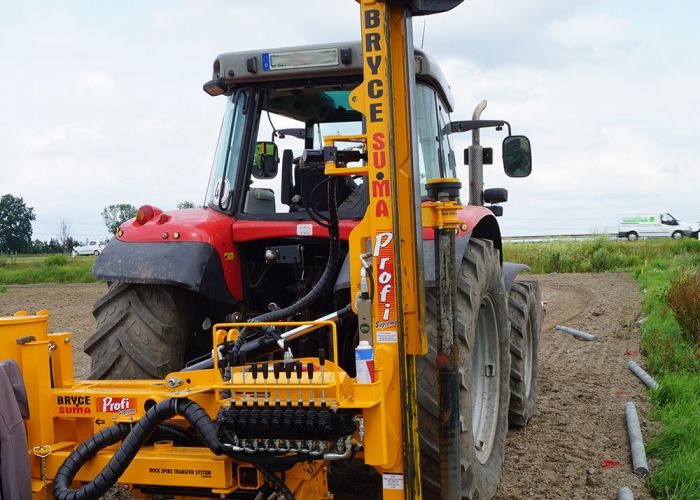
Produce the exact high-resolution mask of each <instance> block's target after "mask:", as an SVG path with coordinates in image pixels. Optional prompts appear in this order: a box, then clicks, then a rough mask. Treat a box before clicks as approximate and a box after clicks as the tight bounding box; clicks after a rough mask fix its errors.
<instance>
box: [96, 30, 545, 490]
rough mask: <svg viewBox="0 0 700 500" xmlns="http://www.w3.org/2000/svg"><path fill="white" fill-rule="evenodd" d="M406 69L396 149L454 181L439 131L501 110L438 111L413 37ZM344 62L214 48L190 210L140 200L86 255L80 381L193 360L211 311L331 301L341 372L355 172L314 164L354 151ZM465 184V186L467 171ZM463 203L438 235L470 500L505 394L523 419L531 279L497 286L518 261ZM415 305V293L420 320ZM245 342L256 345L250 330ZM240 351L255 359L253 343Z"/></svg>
mask: <svg viewBox="0 0 700 500" xmlns="http://www.w3.org/2000/svg"><path fill="white" fill-rule="evenodd" d="M411 67H412V68H414V69H415V86H414V94H413V98H414V101H415V114H416V116H415V121H413V123H415V124H416V125H417V126H416V128H417V130H415V131H414V137H415V139H417V140H414V147H415V149H416V150H417V154H416V155H415V156H414V158H415V160H414V161H417V163H418V168H419V171H420V188H419V189H420V193H419V196H420V197H421V198H423V199H425V200H427V199H428V198H429V195H430V193H429V192H428V189H427V187H426V186H429V181H430V180H431V179H436V178H441V179H445V178H456V177H457V172H456V167H457V165H456V160H455V154H454V152H453V149H452V138H451V136H452V134H455V133H459V132H466V131H477V132H478V129H479V128H483V127H502V126H504V125H508V124H507V123H506V122H501V121H480V120H471V121H462V122H451V121H450V115H449V114H450V112H451V111H452V109H453V106H454V99H453V97H452V94H451V92H450V89H449V87H448V85H447V83H446V82H445V79H444V77H443V75H442V72H441V71H440V69H439V67H438V66H437V64H436V63H435V61H434V60H433V59H431V58H430V57H429V56H428V55H427V54H425V53H424V52H422V51H420V50H416V51H415V64H414V65H412V66H411ZM362 72H363V62H362V48H361V46H360V44H359V43H342V44H329V45H316V46H306V47H291V48H280V49H273V50H264V51H248V52H237V53H227V54H222V55H220V56H219V57H218V58H217V59H216V61H215V62H214V71H213V73H214V74H213V78H212V80H211V81H209V82H208V83H206V84H205V85H204V90H205V91H206V92H207V93H209V94H210V95H223V96H224V97H223V99H225V100H226V111H225V114H224V118H223V122H222V125H221V131H220V135H219V139H218V145H217V148H216V153H215V155H214V163H213V167H212V171H211V176H210V180H209V186H208V189H207V194H206V198H205V202H204V206H203V207H202V208H195V209H187V210H172V211H162V210H160V209H158V208H156V207H154V206H151V205H144V206H142V207H140V208H139V210H138V215H137V216H136V218H135V219H132V220H129V221H127V222H125V223H123V224H122V225H121V227H120V229H119V231H118V233H117V235H116V238H114V239H113V240H112V241H111V242H110V243H109V244H108V245H107V247H106V248H105V249H104V251H103V253H102V254H101V255H100V256H99V257H98V258H97V261H96V262H95V265H94V269H93V271H94V274H95V276H96V277H97V278H99V279H101V280H105V281H107V282H108V283H109V290H108V292H107V294H106V295H105V296H104V297H103V298H101V299H100V300H99V301H98V302H97V303H96V304H95V306H94V309H93V314H94V316H95V319H96V321H97V327H96V331H95V333H94V334H93V335H92V336H91V337H90V338H89V339H88V341H87V342H86V343H85V351H86V352H87V353H88V354H89V355H90V356H91V358H92V372H91V374H90V378H91V379H98V378H114V379H136V378H161V377H163V376H164V375H165V374H167V373H169V372H172V371H175V370H179V369H181V368H182V367H183V366H184V365H186V364H190V365H192V364H194V365H195V366H196V364H197V363H201V362H205V363H206V362H207V361H206V360H211V349H212V345H211V334H210V328H211V326H212V325H213V324H215V323H217V322H224V321H228V322H241V321H248V320H251V319H257V320H258V321H277V320H301V319H304V320H306V319H310V318H320V317H324V316H327V315H333V314H335V319H337V321H338V326H339V328H338V332H339V333H338V337H339V338H338V342H339V347H338V356H339V359H340V363H341V366H342V367H343V368H344V369H345V370H347V371H348V373H351V374H353V375H354V373H355V368H354V366H355V365H354V348H355V346H356V345H357V343H358V340H357V339H358V336H359V332H358V319H357V316H355V315H347V317H345V316H344V315H343V314H342V311H343V310H344V309H347V307H348V304H350V303H351V302H353V301H354V300H355V298H354V297H352V296H351V293H350V271H349V268H350V263H349V261H348V256H347V249H348V241H347V240H348V235H349V233H350V231H351V229H352V228H353V227H355V226H356V225H357V224H358V222H359V221H360V220H361V219H362V217H363V215H364V212H365V210H366V208H367V204H368V198H369V188H368V185H367V184H366V183H364V182H363V179H362V178H361V177H358V178H353V177H352V176H343V177H340V178H339V179H337V180H336V179H333V180H331V177H333V176H327V175H326V174H325V172H324V165H325V163H326V162H327V161H337V162H339V163H352V162H355V163H358V162H360V163H361V162H363V161H366V152H365V149H364V148H363V145H362V144H361V143H357V142H353V140H352V136H353V135H356V134H362V133H363V131H364V130H365V123H364V122H363V117H362V115H361V114H360V113H359V112H357V111H355V110H354V109H353V107H352V106H351V105H350V103H349V98H350V92H351V91H352V90H353V89H354V88H355V87H356V86H357V85H358V84H359V83H360V82H361V81H362V78H363V75H362ZM370 90H371V89H370ZM508 129H509V130H510V126H509V125H508ZM339 135H342V136H347V137H348V139H347V141H344V142H343V141H341V142H336V143H335V145H334V146H335V147H334V148H327V147H326V148H325V149H324V146H326V144H325V138H327V137H329V136H339ZM503 147H504V167H505V169H506V173H508V174H509V175H511V176H514V177H523V176H526V175H529V173H530V170H531V163H530V162H531V158H530V151H529V142H528V141H527V139H526V138H524V137H522V136H511V135H509V136H508V137H507V138H506V139H505V140H504V144H503ZM474 151H479V154H481V151H480V150H478V149H474ZM329 154H330V155H331V156H332V157H330V158H329V156H328V155H329ZM472 156H474V155H472ZM476 160H477V158H473V163H476ZM479 160H481V158H479ZM479 167H480V164H479ZM476 188H477V190H478V191H477V192H478V198H482V192H481V190H482V183H481V181H480V179H479V181H478V182H477V185H476ZM505 198H506V193H505V190H487V192H486V193H484V196H483V199H485V201H487V202H494V203H498V202H502V201H505ZM481 204H483V200H482V199H479V200H478V201H477V202H475V203H474V205H470V206H467V207H465V208H464V209H462V210H461V211H460V212H459V213H458V216H459V218H460V219H462V220H463V221H464V224H462V225H461V226H460V229H459V230H458V234H457V238H456V253H457V255H456V266H457V267H456V269H457V271H458V273H459V277H460V278H459V279H458V283H457V287H458V292H457V295H458V296H457V304H456V306H457V307H456V311H457V314H458V315H459V318H458V319H457V321H456V324H457V327H458V328H459V329H461V330H460V331H461V332H462V333H461V334H460V335H459V338H460V339H462V342H464V343H465V345H468V346H469V349H470V350H471V351H470V352H472V357H473V360H472V362H471V364H470V366H471V368H470V369H465V371H464V373H462V382H463V385H464V388H465V390H467V389H466V388H467V386H469V394H470V396H469V397H470V399H471V402H472V403H471V408H472V410H471V411H472V416H471V422H472V429H471V430H473V432H466V431H465V432H464V434H465V436H466V435H469V436H471V437H469V439H470V440H471V441H472V446H469V447H468V448H469V449H470V450H473V455H474V457H472V458H470V463H471V464H473V466H474V467H478V468H479V470H478V471H477V472H478V473H477V474H476V475H474V479H473V484H472V485H471V486H469V488H468V489H469V490H470V492H467V493H468V495H467V496H470V497H471V496H473V495H474V494H476V495H479V496H480V497H489V496H490V495H492V494H493V492H494V491H495V487H496V485H497V483H498V479H499V476H500V467H501V463H502V459H503V446H504V442H505V434H506V430H507V423H508V411H509V400H510V421H511V423H515V424H520V425H524V424H525V423H526V422H527V420H528V419H529V417H530V416H531V414H532V409H533V405H534V398H535V381H536V375H535V374H536V366H537V359H536V353H537V336H538V334H539V329H540V326H541V325H540V316H541V305H540V302H539V295H538V293H539V292H538V290H537V286H536V283H532V282H520V281H516V282H515V284H514V281H515V277H516V275H517V274H518V272H519V271H520V270H522V269H523V268H524V267H525V266H520V265H515V264H508V263H503V262H502V257H501V253H502V252H501V250H502V240H501V235H500V229H499V226H498V223H497V220H496V217H495V213H494V212H497V210H498V209H499V208H500V207H492V208H493V210H490V209H489V208H485V207H483V206H478V205H481ZM336 221H337V222H336ZM423 238H424V240H425V243H424V245H423V267H424V268H423V275H424V281H425V284H426V287H427V289H428V296H431V292H430V291H431V288H433V287H434V285H435V264H434V260H435V259H434V248H433V245H432V238H433V232H432V230H424V231H423ZM433 310H434V309H431V306H430V301H429V302H428V317H429V321H430V316H431V314H433V313H432V312H431V311H433ZM509 321H510V323H509ZM509 324H510V327H509ZM428 325H429V326H428V328H430V323H428ZM248 340H256V339H248ZM257 340H258V341H259V342H260V343H261V345H262V344H264V341H265V339H264V338H261V339H257ZM295 342H296V344H295V347H294V351H295V353H299V354H300V355H304V353H308V354H309V355H310V356H314V355H315V353H316V352H318V349H319V348H323V347H326V348H328V346H319V345H317V341H316V340H314V338H310V337H303V338H300V339H299V340H297V341H295ZM469 349H468V350H469ZM329 351H330V349H329ZM256 352H257V353H258V355H263V356H266V355H267V354H266V353H267V352H268V351H266V350H265V349H258V350H257V351H256ZM432 352H433V355H432V357H431V356H430V355H428V356H425V357H423V358H421V359H420V361H419V362H418V365H417V370H418V373H419V374H420V372H421V370H428V369H429V370H432V371H434V370H435V367H434V362H435V360H434V357H435V356H434V349H433V351H432ZM511 359H512V361H511ZM202 360H204V361H202ZM431 383H434V382H432V381H431V379H430V378H429V377H428V378H424V379H421V380H420V381H419V383H418V399H419V404H420V408H419V422H422V423H421V426H422V429H423V428H425V429H424V430H421V440H423V439H425V440H428V441H433V440H434V439H437V437H436V435H435V429H434V428H433V429H432V431H431V425H432V426H433V427H434V425H433V424H435V423H436V422H432V417H431V414H432V412H433V408H432V406H431V404H430V401H431V399H430V396H429V393H430V391H431V387H429V386H430V384H431ZM425 384H427V385H425ZM509 387H510V390H509V389H508V388H509ZM509 398H510V399H509ZM421 415H422V416H421ZM431 422H432V424H431ZM463 427H464V426H463ZM424 445H425V443H421V452H422V455H423V458H422V459H421V460H425V462H424V463H425V464H427V465H425V466H426V467H430V463H431V460H432V461H434V462H435V461H436V457H432V458H431V456H430V449H431V447H430V446H428V445H425V446H424ZM423 450H426V451H423ZM470 453H471V452H470ZM422 465H423V464H422ZM489 471H491V472H489ZM433 479H434V478H433ZM426 481H427V482H426V488H428V489H430V488H431V487H436V486H435V484H433V485H432V486H431V480H430V474H428V475H427V476H426Z"/></svg>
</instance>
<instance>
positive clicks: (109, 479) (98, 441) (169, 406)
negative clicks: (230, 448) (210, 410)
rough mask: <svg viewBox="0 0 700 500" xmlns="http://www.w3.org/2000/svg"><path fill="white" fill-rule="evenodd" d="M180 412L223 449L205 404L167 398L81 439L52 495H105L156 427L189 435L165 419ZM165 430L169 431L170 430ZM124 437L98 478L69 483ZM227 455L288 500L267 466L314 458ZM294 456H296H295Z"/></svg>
mask: <svg viewBox="0 0 700 500" xmlns="http://www.w3.org/2000/svg"><path fill="white" fill-rule="evenodd" d="M175 415H181V416H183V417H184V418H185V420H187V421H188V422H189V423H190V425H191V426H192V427H193V428H194V429H196V431H197V432H198V433H199V437H201V439H202V441H203V443H204V444H205V445H206V446H207V447H208V448H209V449H210V450H212V451H213V452H214V453H216V454H217V455H221V454H222V453H223V452H224V449H225V447H224V445H223V443H221V441H219V439H218V437H217V431H218V427H217V425H216V423H215V422H214V421H213V420H212V419H211V417H209V415H208V414H207V412H206V411H204V408H202V407H201V406H199V405H198V404H197V403H195V402H194V401H190V400H189V399H175V398H171V399H166V400H165V401H161V402H160V403H158V404H157V405H155V406H153V407H151V408H150V409H149V410H148V411H147V412H146V414H145V415H144V416H143V417H142V418H141V419H140V420H139V421H138V422H136V424H134V426H133V427H132V426H131V425H129V424H116V425H113V426H111V427H107V428H106V429H103V430H101V431H100V432H98V433H97V434H95V435H94V436H91V437H90V438H88V439H87V440H85V441H84V442H82V443H81V444H80V445H79V446H78V447H77V448H76V449H75V450H73V451H72V452H71V453H70V455H68V457H67V458H66V459H65V460H64V461H63V464H61V467H59V469H58V472H56V477H55V478H54V483H53V496H54V499H55V500H95V499H98V498H100V497H102V495H104V494H105V493H106V492H107V491H108V490H109V489H110V488H111V487H112V486H114V484H115V483H116V482H117V481H118V480H119V478H120V477H121V475H122V474H124V471H125V470H126V468H127V467H128V466H129V465H130V464H131V462H132V461H133V460H134V457H135V456H136V454H137V453H138V451H139V449H141V447H142V446H143V444H144V443H145V442H146V440H148V438H149V437H150V436H151V434H152V433H153V432H154V431H157V430H158V428H159V427H160V429H161V430H164V429H168V431H169V432H172V433H177V434H182V435H186V433H187V430H184V432H182V431H178V430H176V429H174V428H173V427H172V426H170V425H168V424H167V423H166V424H162V422H164V421H166V420H168V419H170V418H172V417H174V416H175ZM168 431H166V432H168ZM122 439H123V440H124V442H123V443H122V445H121V446H120V447H119V449H118V450H117V451H116V452H115V453H114V455H112V458H111V459H110V461H109V462H108V463H107V465H105V467H104V469H102V471H100V473H99V474H98V475H97V477H96V478H95V479H93V480H92V481H90V482H89V483H87V484H85V485H84V486H82V487H80V488H78V489H76V490H72V489H70V484H71V483H72V482H73V479H75V476H76V475H77V474H78V471H80V469H81V468H82V467H83V466H84V465H85V464H86V463H87V462H88V460H90V459H91V458H93V457H95V455H97V453H98V452H99V451H100V450H102V449H104V448H106V447H107V446H111V445H113V444H116V443H118V442H119V441H121V440H122ZM226 455H228V456H230V457H232V458H235V459H237V460H239V461H244V462H248V463H251V464H252V465H254V466H255V467H256V468H257V469H258V470H259V471H260V472H261V473H262V475H263V476H264V477H265V479H266V480H267V481H269V482H270V483H272V484H273V485H274V487H275V488H276V489H277V491H278V492H279V493H280V494H281V495H283V496H284V497H285V498H286V499H287V500H293V499H294V495H292V493H291V491H290V490H289V488H287V486H286V485H285V484H284V482H283V481H282V480H281V479H280V478H278V477H277V476H275V474H274V473H273V472H272V471H271V470H270V469H269V468H268V466H275V465H280V464H279V463H278V462H279V461H281V462H280V463H281V464H283V465H289V466H291V465H292V464H293V463H296V462H301V461H307V460H311V458H309V457H305V456H304V457H301V456H299V457H251V456H247V455H246V454H243V453H234V452H227V453H226ZM292 459H294V460H292Z"/></svg>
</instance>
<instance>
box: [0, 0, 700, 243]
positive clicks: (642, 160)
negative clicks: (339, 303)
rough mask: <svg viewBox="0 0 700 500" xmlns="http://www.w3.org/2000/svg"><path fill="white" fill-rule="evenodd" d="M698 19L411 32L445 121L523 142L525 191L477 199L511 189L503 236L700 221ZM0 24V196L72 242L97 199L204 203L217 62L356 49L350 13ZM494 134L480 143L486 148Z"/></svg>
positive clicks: (136, 9)
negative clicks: (445, 95) (664, 214)
mask: <svg viewBox="0 0 700 500" xmlns="http://www.w3.org/2000/svg"><path fill="white" fill-rule="evenodd" d="M39 9H40V10H41V12H39ZM696 10H697V8H694V10H693V9H690V10H688V8H683V5H681V3H680V2H678V1H677V0H673V1H670V3H668V4H665V5H663V6H662V5H659V4H657V3H654V2H651V1H650V0H644V1H642V2H641V3H636V4H629V3H628V2H624V1H623V0H610V1H603V0H583V1H581V2H576V3H575V4H572V3H571V2H562V1H561V0H532V1H530V2H522V1H521V0H502V1H499V2H492V1H489V0H469V1H468V2H464V3H463V4H462V5H460V6H459V7H458V8H456V9H455V10H453V11H451V12H449V13H446V14H442V15H437V16H431V17H428V18H426V19H425V22H426V37H425V48H426V50H428V51H429V52H430V53H431V54H432V55H433V56H434V57H435V58H436V59H437V60H438V61H439V62H440V63H441V65H442V66H443V70H444V71H445V73H446V75H447V77H448V80H449V81H450V82H451V85H452V89H453V92H454V94H455V96H456V99H457V109H456V111H455V113H454V115H453V117H454V118H455V119H464V118H469V117H470V116H471V113H472V110H473V108H474V106H475V105H476V104H477V103H478V102H479V101H480V100H481V99H484V98H486V99H488V101H489V106H488V108H487V110H486V112H485V114H484V117H485V118H503V119H507V120H509V121H511V123H512V124H513V127H514V132H516V133H525V134H527V135H528V136H530V137H531V139H532V144H533V155H534V160H535V170H534V172H533V175H532V176H531V177H530V178H527V179H523V180H512V179H509V178H506V177H505V175H504V174H503V173H502V172H501V171H500V165H493V166H491V167H487V172H486V179H487V183H488V186H491V187H493V186H505V187H507V188H508V189H509V190H510V194H511V196H510V200H511V201H509V202H508V204H507V205H506V207H505V213H506V215H505V217H504V218H503V219H502V222H503V224H504V227H506V228H507V230H508V231H512V232H516V233H517V232H519V231H525V230H533V228H534V230H538V231H539V230H542V229H543V228H545V229H546V228H559V227H563V226H567V225H568V226H567V227H579V226H580V227H584V228H589V227H595V226H601V227H607V226H612V225H614V224H615V219H616V217H617V214H618V213H619V212H624V211H630V210H649V209H657V208H658V209H661V210H666V211H671V212H672V213H674V214H675V215H676V216H677V217H679V218H684V219H693V218H694V219H698V218H700V214H698V212H697V194H696V191H697V186H698V185H700V177H699V176H700V173H698V169H694V168H693V166H694V165H695V163H696V158H697V157H699V156H700V151H699V148H700V146H698V144H697V137H698V136H700V115H698V114H697V113H695V112H694V111H693V110H696V109H700V94H699V93H698V92H697V88H699V87H700V68H699V67H698V66H699V65H698V64H697V56H696V54H695V53H694V52H693V51H694V47H695V46H697V34H696V33H694V32H693V30H692V29H690V28H686V27H684V26H685V24H684V23H683V21H684V20H686V21H687V19H691V18H694V16H695V14H696V12H695V11H696ZM3 14H4V15H3V18H2V19H0V64H2V67H3V78H2V79H0V94H1V95H2V96H3V105H2V107H0V118H2V119H1V120H0V137H2V138H3V139H2V143H1V144H0V146H1V147H0V179H1V180H0V194H2V193H4V192H12V193H14V194H18V195H21V196H24V198H25V200H26V201H27V202H28V203H29V204H30V205H33V206H35V207H36V208H37V212H38V214H39V215H40V218H44V219H46V220H47V221H54V220H57V219H59V218H66V219H68V220H69V221H71V220H75V221H81V223H85V224H88V225H83V226H78V225H77V224H76V225H74V228H79V227H80V229H74V230H76V231H77V230H80V231H84V232H85V233H86V234H87V233H88V232H93V231H98V230H102V229H101V227H100V226H101V220H100V217H99V211H100V210H101V209H102V207H104V206H105V205H107V204H110V203H115V202H129V203H134V204H136V205H139V204H141V203H146V202H150V203H154V204H156V205H158V206H161V207H162V208H171V207H174V206H175V205H176V203H178V202H179V201H182V200H185V199H189V200H194V201H199V200H201V199H203V197H204V191H205V190H206V183H207V179H208V175H209V169H210V166H211V161H212V156H213V152H214V148H215V145H216V138H217V135H218V131H219V126H220V123H221V116H222V114H223V107H224V104H223V99H221V98H211V97H209V96H206V95H205V94H204V93H203V92H202V90H201V85H202V84H203V83H204V81H206V80H207V79H208V78H210V75H211V64H212V62H213V60H214V58H215V57H216V55H217V54H219V53H221V52H227V51H235V50H245V49H253V48H263V47H264V48H269V47H276V46H287V45H293V44H303V43H321V42H330V41H338V40H343V41H344V40H352V39H356V38H358V36H359V31H358V21H359V19H358V17H359V14H358V6H357V3H356V2H353V1H350V0H344V1H342V2H341V1H333V2H329V1H328V0H309V1H305V2H303V3H298V2H297V3H287V2H278V1H272V0H259V1H258V2H255V3H248V2H245V3H244V2H225V1H221V2H212V3H206V4H205V3H196V2H165V1H160V2H151V3H146V4H126V5H124V4H120V5H118V6H116V5H115V6H112V5H111V4H104V3H93V2H83V3H78V4H42V5H41V6H38V5H37V4H34V3H15V4H12V5H11V6H8V9H7V10H6V11H5V12H4V13H3ZM423 20H424V19H423V18H416V19H415V20H414V26H415V29H414V33H415V39H416V41H417V43H420V37H421V32H422V26H423ZM686 24H687V23H686ZM502 137H503V135H502V134H497V133H495V132H484V134H483V140H484V143H485V144H487V145H490V146H493V147H494V148H495V149H496V150H497V148H498V147H499V144H500V140H501V139H502ZM467 143H468V138H467V137H464V138H460V139H459V140H458V141H457V143H456V145H457V148H458V149H461V148H463V147H465V146H466V145H467ZM495 156H496V158H498V156H499V154H498V153H496V155H495ZM457 157H458V158H460V157H461V151H458V154H457ZM497 163H498V161H497ZM460 172H461V173H462V175H463V176H464V173H465V172H466V169H465V167H461V168H460ZM488 186H487V187H488ZM652 205H653V206H652ZM89 224H92V225H93V226H89ZM45 225H46V226H47V227H46V229H44V230H43V231H44V232H48V231H55V223H51V222H47V223H46V224H45ZM90 227H92V228H93V229H92V230H91V229H90Z"/></svg>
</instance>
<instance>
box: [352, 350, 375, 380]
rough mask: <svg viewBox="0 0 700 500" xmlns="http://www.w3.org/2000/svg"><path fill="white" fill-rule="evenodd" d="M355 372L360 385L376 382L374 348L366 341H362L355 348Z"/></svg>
mask: <svg viewBox="0 0 700 500" xmlns="http://www.w3.org/2000/svg"><path fill="white" fill-rule="evenodd" d="M355 370H356V373H357V383H358V384H371V383H373V382H374V348H373V347H372V345H371V344H370V343H369V342H368V341H366V340H360V343H359V345H358V346H357V347H356V348H355Z"/></svg>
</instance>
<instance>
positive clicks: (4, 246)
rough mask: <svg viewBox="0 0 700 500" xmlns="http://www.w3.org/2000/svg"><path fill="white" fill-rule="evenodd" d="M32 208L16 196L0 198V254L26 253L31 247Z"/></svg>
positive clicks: (7, 195)
mask: <svg viewBox="0 0 700 500" xmlns="http://www.w3.org/2000/svg"><path fill="white" fill-rule="evenodd" d="M33 220H36V215H34V208H32V207H28V206H27V205H26V204H25V203H24V200H23V199H22V198H20V197H18V196H12V195H11V194H5V195H3V196H2V197H0V252H8V253H9V252H17V253H21V252H28V251H29V250H30V249H31V247H32V221H33Z"/></svg>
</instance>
